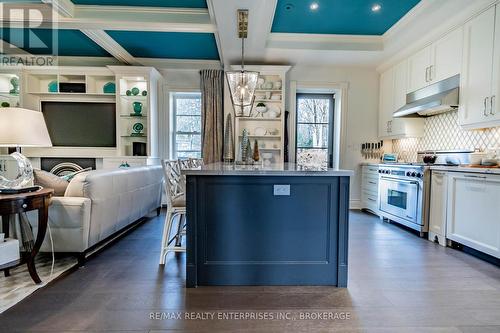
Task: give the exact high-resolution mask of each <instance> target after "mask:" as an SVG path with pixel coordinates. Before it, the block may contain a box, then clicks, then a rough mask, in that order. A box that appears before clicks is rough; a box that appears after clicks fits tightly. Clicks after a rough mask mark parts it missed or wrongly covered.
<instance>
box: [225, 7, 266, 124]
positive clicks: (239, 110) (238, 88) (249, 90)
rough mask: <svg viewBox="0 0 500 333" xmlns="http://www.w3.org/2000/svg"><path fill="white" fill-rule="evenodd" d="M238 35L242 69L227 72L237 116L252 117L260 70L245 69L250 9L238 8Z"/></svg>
mask: <svg viewBox="0 0 500 333" xmlns="http://www.w3.org/2000/svg"><path fill="white" fill-rule="evenodd" d="M237 13H238V37H239V38H241V70H239V71H228V72H226V78H227V83H228V85H229V92H230V93H231V101H232V102H233V108H234V115H235V117H250V113H251V112H252V107H253V102H254V100H255V88H256V87H257V80H258V79H259V72H255V71H246V70H245V39H246V38H247V36H248V10H246V9H239V10H238V12H237Z"/></svg>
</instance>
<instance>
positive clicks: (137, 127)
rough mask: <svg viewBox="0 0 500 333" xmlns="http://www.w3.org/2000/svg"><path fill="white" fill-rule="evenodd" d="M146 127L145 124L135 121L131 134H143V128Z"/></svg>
mask: <svg viewBox="0 0 500 333" xmlns="http://www.w3.org/2000/svg"><path fill="white" fill-rule="evenodd" d="M143 129H144V125H143V124H141V123H135V124H134V125H133V126H132V130H133V131H134V132H133V133H132V134H131V135H132V136H143V134H142V130H143Z"/></svg>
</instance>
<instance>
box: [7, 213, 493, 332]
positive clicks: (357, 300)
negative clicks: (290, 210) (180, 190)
mask: <svg viewBox="0 0 500 333" xmlns="http://www.w3.org/2000/svg"><path fill="white" fill-rule="evenodd" d="M163 218H164V215H162V216H160V217H159V218H151V219H150V220H149V221H148V222H146V223H145V224H143V225H141V226H140V227H139V228H137V229H136V230H135V231H133V232H132V233H130V234H129V235H127V236H126V237H124V238H123V239H121V240H120V241H118V242H117V243H116V244H114V245H113V246H111V247H110V248H108V249H106V250H105V251H103V252H101V253H100V254H98V255H96V256H95V257H93V258H92V259H90V260H89V261H88V262H87V264H86V266H85V267H83V268H81V269H79V270H77V271H75V272H72V273H71V274H69V275H67V276H65V277H63V278H61V279H59V280H57V281H55V282H54V283H52V284H51V285H49V286H47V287H45V288H42V289H41V290H39V291H37V292H36V293H35V294H33V295H32V296H30V297H28V298H27V299H25V300H24V301H22V302H21V303H19V304H17V305H16V306H14V307H13V308H11V309H9V310H7V311H6V312H5V313H4V314H2V315H0V332H41V331H45V332H74V331H84V332H100V331H120V332H156V331H168V330H177V331H190V332H191V331H192V332H194V331H196V332H220V331H228V332H229V331H230V332H235V331H253V332H295V331H304V332H323V331H324V332H332V331H335V332H398V333H399V332H500V269H499V268H498V267H496V266H493V265H491V264H489V263H487V262H484V261H482V260H480V259H477V258H475V257H472V256H470V255H468V254H466V253H463V252H459V251H456V250H453V249H449V248H442V247H440V246H438V245H435V244H433V243H431V242H428V241H425V240H423V239H420V238H418V237H416V236H415V235H413V234H411V233H409V232H407V231H405V230H402V229H400V228H399V227H397V226H394V225H391V224H388V223H384V222H381V221H380V220H379V219H378V218H376V217H373V216H371V215H368V214H364V213H360V212H352V213H351V224H350V251H349V264H350V269H349V288H347V289H337V288H333V287H201V288H197V289H185V288H184V278H185V273H184V263H185V261H184V255H183V254H182V255H178V256H176V257H174V256H173V255H172V254H169V257H168V258H169V259H168V263H167V266H166V268H165V269H164V270H163V269H162V268H160V267H159V266H158V255H159V245H160V239H161V228H162V225H163ZM256 246H257V244H256ZM297 246H304V247H307V244H297ZM186 313H187V314H190V313H194V314H198V315H205V316H209V315H210V314H213V315H214V316H215V317H214V319H206V318H198V319H193V320H190V319H185V315H186ZM318 313H319V314H322V315H323V316H326V318H322V319H316V320H312V319H307V318H304V317H305V316H306V315H309V316H315V315H317V314H318ZM178 314H180V315H181V316H182V319H175V317H176V316H177V315H178ZM219 315H220V316H223V315H225V316H231V315H232V316H233V319H232V320H225V319H216V318H217V316H219ZM236 315H240V316H249V315H253V316H261V317H263V316H266V315H267V316H268V317H269V316H271V315H272V316H273V317H274V319H273V320H269V319H262V320H257V319H242V318H238V319H235V318H234V316H236ZM278 315H281V316H283V317H284V318H282V319H276V316H278ZM155 316H163V318H161V319H152V317H155ZM167 316H171V317H172V316H173V317H174V318H167ZM301 316H302V317H301ZM328 316H330V318H328ZM344 316H347V318H345V317H344ZM208 318H210V317H208ZM342 318H344V319H342Z"/></svg>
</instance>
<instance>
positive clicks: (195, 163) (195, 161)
mask: <svg viewBox="0 0 500 333" xmlns="http://www.w3.org/2000/svg"><path fill="white" fill-rule="evenodd" d="M204 164H205V163H204V162H203V158H193V157H190V158H189V166H190V167H191V168H193V169H194V168H199V167H201V166H203V165H204Z"/></svg>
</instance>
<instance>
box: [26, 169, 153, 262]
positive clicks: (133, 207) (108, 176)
mask: <svg viewBox="0 0 500 333" xmlns="http://www.w3.org/2000/svg"><path fill="white" fill-rule="evenodd" d="M162 183H163V171H162V168H161V166H147V167H135V168H127V169H108V170H96V171H90V172H87V173H82V174H78V175H76V176H75V177H74V178H73V179H72V180H71V182H70V184H69V186H68V188H67V189H66V192H65V194H64V197H53V198H52V204H51V206H50V207H49V225H50V229H51V233H52V239H53V243H54V251H55V252H73V253H79V254H80V260H82V259H84V258H85V253H86V252H87V251H88V250H89V249H91V248H93V247H95V246H96V244H98V243H100V242H101V243H102V241H103V240H105V239H107V238H111V237H110V236H111V235H113V234H116V233H117V232H118V231H120V230H122V229H124V228H125V227H127V226H129V225H130V224H132V223H133V222H135V221H137V220H139V219H140V218H142V217H144V216H146V215H147V214H149V213H151V212H152V211H153V210H155V209H157V213H159V208H160V207H161V192H162ZM35 214H36V213H35V212H31V214H30V215H33V216H30V220H31V221H36V215H35ZM32 218H33V219H32ZM34 229H36V226H35V228H34ZM34 232H35V234H36V230H34ZM41 251H49V252H50V251H51V243H50V239H49V233H48V232H47V235H46V237H45V241H44V243H43V245H42V248H41Z"/></svg>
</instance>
